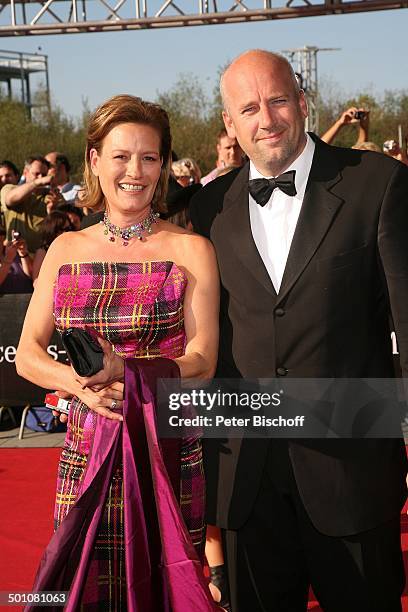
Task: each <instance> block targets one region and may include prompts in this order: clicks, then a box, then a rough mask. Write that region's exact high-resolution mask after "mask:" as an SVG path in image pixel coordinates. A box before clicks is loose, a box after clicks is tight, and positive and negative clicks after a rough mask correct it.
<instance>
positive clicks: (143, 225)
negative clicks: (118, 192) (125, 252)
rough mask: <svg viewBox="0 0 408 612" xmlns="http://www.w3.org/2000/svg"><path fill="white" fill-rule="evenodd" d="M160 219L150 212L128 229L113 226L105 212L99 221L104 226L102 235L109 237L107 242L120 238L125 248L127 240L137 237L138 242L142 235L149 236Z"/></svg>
mask: <svg viewBox="0 0 408 612" xmlns="http://www.w3.org/2000/svg"><path fill="white" fill-rule="evenodd" d="M159 217H160V215H159V213H155V212H153V211H152V210H150V212H149V214H148V215H147V217H146V218H145V219H142V221H140V223H134V224H133V225H129V227H123V228H122V227H119V225H114V224H113V223H112V222H111V220H110V219H109V217H108V213H107V212H106V211H105V213H104V215H103V219H102V221H99V223H101V225H103V226H104V228H105V229H104V232H103V233H104V234H105V236H107V235H108V234H110V236H109V240H110V241H111V242H115V241H116V239H117V238H118V239H119V238H120V239H121V240H122V241H123V242H122V244H123V246H127V245H128V244H129V240H131V239H132V238H134V237H135V236H136V237H137V239H138V240H142V238H143V234H144V233H147V234H151V233H152V231H153V229H152V225H153V223H157V222H158V218H159Z"/></svg>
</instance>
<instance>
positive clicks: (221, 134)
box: [217, 128, 228, 144]
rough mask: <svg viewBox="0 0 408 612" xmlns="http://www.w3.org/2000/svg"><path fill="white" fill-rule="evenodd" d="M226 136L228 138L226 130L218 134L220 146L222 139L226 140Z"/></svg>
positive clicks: (223, 129)
mask: <svg viewBox="0 0 408 612" xmlns="http://www.w3.org/2000/svg"><path fill="white" fill-rule="evenodd" d="M225 136H228V134H227V130H226V129H225V128H222V129H221V130H220V131H219V132H218V134H217V144H220V143H221V138H225Z"/></svg>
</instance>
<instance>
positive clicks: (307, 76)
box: [282, 46, 340, 134]
mask: <svg viewBox="0 0 408 612" xmlns="http://www.w3.org/2000/svg"><path fill="white" fill-rule="evenodd" d="M319 51H340V49H338V48H326V49H322V48H319V47H308V46H306V47H302V48H300V49H285V50H283V51H282V54H284V55H286V57H287V58H288V60H289V61H290V63H291V64H292V68H293V70H294V71H295V73H296V75H297V76H298V79H299V82H300V86H301V88H302V89H303V91H304V92H305V94H306V98H307V105H308V109H309V116H308V118H307V119H306V129H307V130H308V131H311V132H315V133H316V134H318V133H319V106H318V104H319V85H318V78H317V54H318V52H319Z"/></svg>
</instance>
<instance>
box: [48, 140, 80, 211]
mask: <svg viewBox="0 0 408 612" xmlns="http://www.w3.org/2000/svg"><path fill="white" fill-rule="evenodd" d="M45 159H46V160H47V161H48V162H49V164H50V174H52V175H54V177H55V180H54V183H55V186H56V187H57V188H58V190H59V192H60V193H61V195H62V197H63V198H64V200H66V202H69V203H70V204H74V202H75V200H76V198H77V194H78V191H79V190H80V189H81V185H76V184H75V183H73V182H72V181H70V178H69V173H70V172H71V164H70V163H69V161H68V158H67V157H66V155H63V153H58V151H52V152H51V153H47V155H46V156H45Z"/></svg>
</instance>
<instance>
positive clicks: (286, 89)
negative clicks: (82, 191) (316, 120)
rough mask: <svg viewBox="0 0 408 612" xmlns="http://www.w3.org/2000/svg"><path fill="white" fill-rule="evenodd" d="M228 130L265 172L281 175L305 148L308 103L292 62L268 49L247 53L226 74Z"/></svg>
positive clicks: (268, 174)
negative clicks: (292, 70)
mask: <svg viewBox="0 0 408 612" xmlns="http://www.w3.org/2000/svg"><path fill="white" fill-rule="evenodd" d="M223 87H224V95H225V103H226V111H225V112H224V113H223V117H224V123H225V127H226V129H227V132H228V135H229V136H230V137H231V138H233V137H236V138H237V140H238V142H239V143H240V145H241V147H242V149H243V150H244V151H245V153H246V154H247V155H248V157H249V158H250V159H251V160H252V161H253V163H254V164H255V167H256V168H257V170H258V171H259V172H260V173H261V174H263V175H264V176H277V175H278V174H280V173H281V172H284V171H285V170H286V168H288V167H289V165H290V164H291V163H292V162H293V161H294V160H295V159H296V158H297V157H298V155H299V154H300V153H301V152H302V150H303V148H304V146H305V144H306V137H305V131H304V123H305V118H306V117H307V104H306V100H305V98H304V95H303V93H302V92H299V91H298V90H296V88H295V83H294V81H293V79H292V77H291V74H290V72H289V69H288V66H287V65H286V64H285V63H282V62H280V61H279V60H275V59H273V58H271V57H269V56H265V54H259V53H256V52H253V53H250V54H247V55H245V56H243V57H242V58H240V59H238V60H237V61H236V62H235V64H232V65H231V66H230V68H229V69H228V70H227V72H226V73H225V75H224V80H223Z"/></svg>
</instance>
